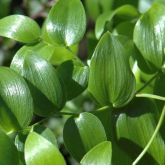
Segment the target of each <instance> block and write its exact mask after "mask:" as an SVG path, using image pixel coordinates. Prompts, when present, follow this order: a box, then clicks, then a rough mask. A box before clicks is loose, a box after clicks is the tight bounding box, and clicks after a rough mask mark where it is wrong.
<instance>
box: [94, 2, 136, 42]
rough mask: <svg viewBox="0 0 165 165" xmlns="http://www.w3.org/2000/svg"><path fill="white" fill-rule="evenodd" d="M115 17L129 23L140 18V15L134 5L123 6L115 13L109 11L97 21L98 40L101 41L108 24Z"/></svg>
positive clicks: (96, 33)
mask: <svg viewBox="0 0 165 165" xmlns="http://www.w3.org/2000/svg"><path fill="white" fill-rule="evenodd" d="M115 16H117V17H120V18H121V19H122V20H127V21H128V20H131V19H133V18H137V17H138V16H139V13H138V11H137V9H136V8H135V7H133V6H132V5H123V6H121V7H119V8H117V9H116V10H114V11H113V12H110V11H107V12H105V13H103V14H102V15H100V16H99V17H98V19H97V21H96V27H95V35H96V38H97V39H99V38H100V37H101V35H102V34H103V32H104V29H105V25H106V23H107V22H111V21H112V19H113V18H114V17H115Z"/></svg>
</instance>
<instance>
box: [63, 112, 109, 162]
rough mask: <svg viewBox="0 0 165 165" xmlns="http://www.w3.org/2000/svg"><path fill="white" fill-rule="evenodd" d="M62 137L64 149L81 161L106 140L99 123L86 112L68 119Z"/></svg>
mask: <svg viewBox="0 0 165 165" xmlns="http://www.w3.org/2000/svg"><path fill="white" fill-rule="evenodd" d="M73 135H74V136H73ZM63 136H64V142H65V146H66V148H67V149H68V151H69V152H70V153H71V154H72V155H73V157H74V158H75V159H77V160H81V159H82V157H83V156H84V155H85V154H86V153H87V152H88V151H89V150H90V149H91V148H93V147H94V146H95V145H97V144H99V143H100V142H102V141H106V140H107V138H106V133H105V130H104V127H103V125H102V123H101V121H100V120H99V119H98V118H97V117H96V116H94V115H92V114H90V113H87V112H84V113H82V114H80V115H79V116H78V117H76V118H69V119H68V120H67V122H66V123H65V126H64V132H63ZM77 147H78V148H77Z"/></svg>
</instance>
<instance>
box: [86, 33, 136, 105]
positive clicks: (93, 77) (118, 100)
mask: <svg viewBox="0 0 165 165" xmlns="http://www.w3.org/2000/svg"><path fill="white" fill-rule="evenodd" d="M127 49H128V46H126V45H124V44H123V37H122V36H114V35H112V34H110V33H109V32H107V33H105V34H104V36H103V37H102V38H101V40H100V41H99V43H98V45H97V47H96V49H95V51H94V54H93V56H92V59H91V64H90V74H89V86H88V90H89V92H90V93H91V94H92V95H93V97H94V98H95V99H96V100H97V101H98V103H100V105H102V106H104V105H110V106H113V107H121V106H124V105H125V104H127V103H128V102H129V101H130V100H131V99H132V98H133V96H134V92H135V78H134V76H133V74H132V72H131V69H130V66H129V56H130V53H129V51H128V50H127Z"/></svg>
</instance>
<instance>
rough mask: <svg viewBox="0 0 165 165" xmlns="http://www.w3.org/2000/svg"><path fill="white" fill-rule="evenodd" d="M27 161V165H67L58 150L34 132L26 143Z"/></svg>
mask: <svg viewBox="0 0 165 165" xmlns="http://www.w3.org/2000/svg"><path fill="white" fill-rule="evenodd" d="M25 161H26V164H27V165H45V164H47V165H52V164H59V165H66V163H65V160H64V158H63V156H62V155H61V153H60V151H59V150H58V148H56V146H54V145H53V144H52V143H50V142H49V141H47V140H46V139H45V138H43V137H42V136H40V135H39V134H37V133H34V132H32V133H30V134H29V136H28V138H27V140H26V142H25Z"/></svg>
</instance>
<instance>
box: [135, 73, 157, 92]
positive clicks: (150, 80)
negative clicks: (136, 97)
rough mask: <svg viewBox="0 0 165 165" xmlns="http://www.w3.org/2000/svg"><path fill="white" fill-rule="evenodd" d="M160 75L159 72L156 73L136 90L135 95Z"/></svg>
mask: <svg viewBox="0 0 165 165" xmlns="http://www.w3.org/2000/svg"><path fill="white" fill-rule="evenodd" d="M159 74H160V72H157V73H156V74H155V75H154V76H153V77H151V79H149V80H148V81H147V82H146V83H145V84H144V85H143V86H142V87H141V88H140V89H138V90H137V91H136V93H135V94H137V93H139V92H141V91H142V90H143V89H144V88H145V87H147V86H148V85H149V84H150V83H151V82H152V81H153V80H154V79H155V78H156V77H157V76H158V75H159Z"/></svg>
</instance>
